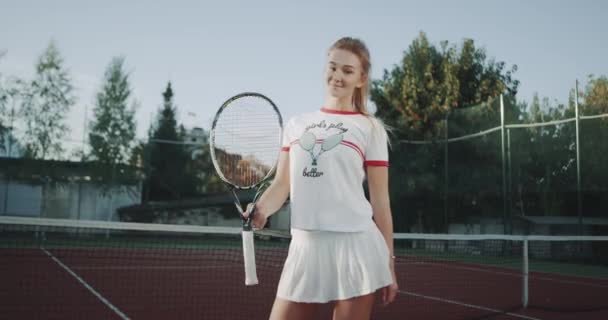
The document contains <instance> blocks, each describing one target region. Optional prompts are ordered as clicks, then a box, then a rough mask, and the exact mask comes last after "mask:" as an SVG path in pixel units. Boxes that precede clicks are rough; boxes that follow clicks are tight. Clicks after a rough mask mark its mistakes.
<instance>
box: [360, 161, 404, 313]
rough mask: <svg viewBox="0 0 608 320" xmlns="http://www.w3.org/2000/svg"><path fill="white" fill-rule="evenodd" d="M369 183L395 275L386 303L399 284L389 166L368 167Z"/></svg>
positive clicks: (391, 298) (390, 300)
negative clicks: (389, 188) (394, 247)
mask: <svg viewBox="0 0 608 320" xmlns="http://www.w3.org/2000/svg"><path fill="white" fill-rule="evenodd" d="M367 183H368V186H369V198H370V203H371V205H372V210H373V214H374V221H375V222H376V225H377V226H378V229H380V232H381V233H382V236H384V240H385V241H386V245H387V246H388V250H389V254H390V256H391V257H390V258H389V260H390V262H389V263H390V267H391V273H392V276H393V284H392V285H390V286H389V287H387V288H385V289H384V290H383V292H382V300H383V302H384V304H385V305H386V304H388V303H391V302H392V301H393V300H394V299H395V296H396V295H397V290H398V285H397V277H396V275H395V260H394V259H393V256H394V249H393V217H392V214H391V203H390V196H389V193H388V167H375V166H370V167H367Z"/></svg>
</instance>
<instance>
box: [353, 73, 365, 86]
mask: <svg viewBox="0 0 608 320" xmlns="http://www.w3.org/2000/svg"><path fill="white" fill-rule="evenodd" d="M365 83H367V74H365V73H362V74H361V79H359V83H357V86H356V87H357V88H361V87H363V85H365Z"/></svg>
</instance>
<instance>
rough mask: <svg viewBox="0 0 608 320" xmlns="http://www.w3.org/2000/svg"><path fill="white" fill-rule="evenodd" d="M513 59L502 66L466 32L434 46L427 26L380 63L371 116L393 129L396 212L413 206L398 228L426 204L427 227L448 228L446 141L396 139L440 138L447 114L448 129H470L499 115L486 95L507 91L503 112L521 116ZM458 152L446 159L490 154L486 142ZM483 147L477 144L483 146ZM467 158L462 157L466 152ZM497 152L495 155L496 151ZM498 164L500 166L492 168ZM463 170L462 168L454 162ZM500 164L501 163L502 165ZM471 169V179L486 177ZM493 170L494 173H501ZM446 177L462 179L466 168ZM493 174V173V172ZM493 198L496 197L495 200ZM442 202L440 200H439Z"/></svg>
mask: <svg viewBox="0 0 608 320" xmlns="http://www.w3.org/2000/svg"><path fill="white" fill-rule="evenodd" d="M516 70H517V67H516V66H513V67H512V68H511V69H509V70H507V69H506V64H505V63H504V62H496V61H495V60H489V59H488V58H487V54H486V51H485V50H484V49H482V48H477V47H476V46H475V43H474V41H473V40H472V39H466V40H464V41H463V43H462V45H461V46H457V45H455V44H450V43H449V42H448V41H443V42H441V43H440V45H439V46H435V45H433V44H431V43H430V42H429V40H428V38H427V36H426V34H425V33H423V32H421V33H420V35H419V36H418V37H417V38H416V39H414V40H413V41H412V43H411V44H410V46H409V47H408V49H407V50H406V51H405V52H404V56H403V58H402V59H401V61H400V63H399V64H397V65H395V66H394V67H393V68H392V70H390V71H387V70H385V71H384V75H383V77H382V79H379V80H375V81H373V83H372V90H371V100H372V102H373V103H374V104H375V105H376V110H377V111H376V116H377V117H379V118H381V119H382V120H383V121H384V122H385V123H386V124H387V125H388V126H389V127H390V128H391V130H390V131H392V138H393V148H392V149H391V152H390V153H391V154H390V157H391V167H390V171H391V175H392V176H394V177H400V176H404V178H403V179H401V178H393V179H391V199H392V202H393V207H394V208H395V209H396V212H410V213H412V214H408V215H407V216H405V215H396V217H395V220H396V223H395V225H396V228H397V229H398V230H399V229H401V230H402V231H409V230H406V229H402V228H404V227H405V226H407V225H412V224H414V223H416V220H417V219H418V217H417V215H416V214H415V213H416V212H419V211H420V212H424V216H425V217H424V219H425V221H424V224H425V226H426V227H427V230H431V231H434V232H443V231H446V229H445V228H446V227H447V225H446V224H445V223H446V222H447V221H446V219H447V217H445V215H444V214H445V212H444V209H445V207H444V206H443V205H441V204H444V203H445V201H446V199H448V197H449V194H444V193H443V190H444V189H445V188H444V183H445V181H446V180H445V179H446V177H445V175H444V170H443V168H444V165H445V162H444V161H445V148H444V146H443V145H441V144H438V143H434V144H422V145H413V144H405V143H400V141H401V140H427V141H435V142H441V141H443V140H444V138H445V136H446V129H447V128H446V127H445V124H446V121H445V119H446V117H447V116H448V115H449V116H450V117H451V118H452V119H451V121H450V122H449V132H450V135H451V136H454V135H455V136H460V135H462V134H463V132H465V130H468V131H469V133H471V131H473V132H475V130H478V131H481V130H482V129H488V120H489V119H493V120H495V119H497V116H498V117H499V115H500V113H499V112H497V110H495V108H494V109H493V108H492V107H491V106H496V104H495V103H490V102H488V101H489V100H491V99H492V98H497V97H498V95H500V94H501V93H505V94H506V95H507V96H506V99H505V103H506V105H507V108H508V110H507V113H508V116H509V117H510V118H516V117H517V116H518V111H517V107H516V104H515V99H514V96H515V94H516V93H517V87H518V85H519V81H517V80H515V79H513V76H512V74H513V73H514V72H515V71H516ZM474 105H478V106H479V107H477V108H471V109H472V110H473V111H471V112H467V115H466V117H461V118H462V120H457V121H456V118H458V117H456V112H455V111H457V110H461V109H463V108H466V107H469V106H474ZM458 149H459V152H456V153H454V152H450V163H453V162H456V163H458V162H462V161H469V162H470V161H473V162H475V161H486V162H487V161H488V160H489V159H488V158H487V156H485V157H484V156H483V155H482V154H480V152H483V151H484V150H483V148H475V147H472V146H463V145H459V146H458ZM480 149H481V150H480ZM467 156H468V159H464V157H467ZM494 160H496V159H494ZM490 169H491V170H493V171H496V170H500V166H498V167H496V166H493V167H492V168H490ZM456 171H462V170H456ZM499 172H500V171H498V173H499ZM459 173H462V174H469V175H470V177H469V179H472V178H475V179H478V180H479V179H483V177H482V176H479V175H478V176H474V173H475V172H472V171H471V170H465V171H463V172H459ZM498 173H497V174H498ZM462 174H461V176H459V177H451V178H452V181H451V182H450V184H452V185H453V184H454V181H453V180H454V179H453V178H458V179H461V180H464V179H465V177H464V176H462ZM493 175H494V174H493ZM459 192H462V193H461V194H458V197H457V198H458V199H465V198H467V197H468V198H471V197H473V196H474V195H472V194H466V193H467V192H469V191H466V190H459ZM493 201H496V200H493ZM438 204H439V205H438Z"/></svg>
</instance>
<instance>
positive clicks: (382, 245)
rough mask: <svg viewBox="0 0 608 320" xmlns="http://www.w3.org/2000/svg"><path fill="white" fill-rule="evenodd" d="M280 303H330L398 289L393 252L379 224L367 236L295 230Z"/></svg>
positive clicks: (367, 232) (292, 231) (358, 233)
mask: <svg viewBox="0 0 608 320" xmlns="http://www.w3.org/2000/svg"><path fill="white" fill-rule="evenodd" d="M291 236H292V239H291V243H290V245H289V253H288V255H287V259H286V260H285V265H284V266H283V271H282V273H281V279H280V281H279V286H278V289H277V297H278V298H281V299H284V300H289V301H294V302H306V303H325V302H329V301H335V300H345V299H349V298H353V297H358V296H362V295H366V294H369V293H373V292H375V291H376V290H378V289H380V288H382V287H386V286H388V285H390V284H391V283H392V276H391V272H390V266H389V259H390V258H389V251H388V247H387V245H386V242H385V240H384V238H383V236H382V233H381V232H380V230H379V229H378V228H377V226H376V225H375V224H374V225H373V227H371V228H370V229H368V230H366V231H361V232H333V231H306V230H300V229H292V230H291Z"/></svg>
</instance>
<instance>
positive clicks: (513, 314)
mask: <svg viewBox="0 0 608 320" xmlns="http://www.w3.org/2000/svg"><path fill="white" fill-rule="evenodd" d="M399 293H403V294H407V295H410V296H414V297H419V298H424V299H428V300H433V301H439V302H444V303H451V304H455V305H459V306H462V307H469V308H473V309H478V310H483V311H490V312H494V313H499V314H504V315H508V316H511V317H515V318H520V319H527V320H543V319H540V318H533V317H529V316H526V315H523V314H518V313H512V312H504V311H502V310H498V309H493V308H488V307H482V306H478V305H474V304H469V303H464V302H459V301H455V300H448V299H443V298H437V297H431V296H425V295H423V294H418V293H413V292H408V291H403V290H399Z"/></svg>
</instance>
